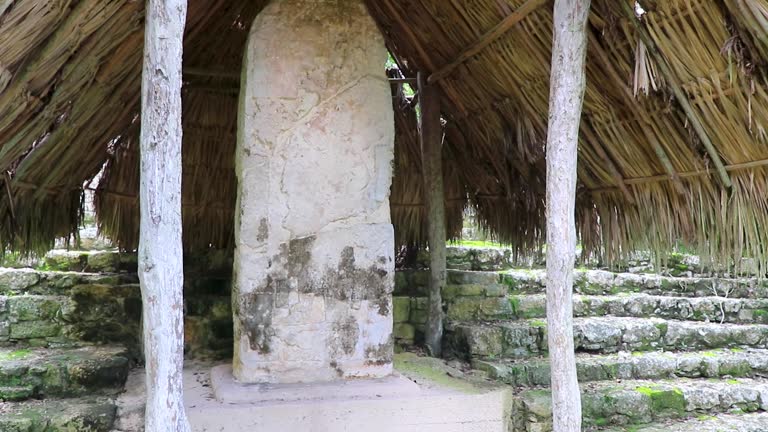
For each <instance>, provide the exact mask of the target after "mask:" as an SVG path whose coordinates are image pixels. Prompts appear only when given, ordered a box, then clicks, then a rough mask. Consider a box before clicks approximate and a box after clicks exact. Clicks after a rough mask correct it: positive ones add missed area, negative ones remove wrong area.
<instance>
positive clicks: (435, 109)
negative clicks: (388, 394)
mask: <svg viewBox="0 0 768 432" xmlns="http://www.w3.org/2000/svg"><path fill="white" fill-rule="evenodd" d="M426 78H427V77H426V76H424V75H423V74H421V73H419V76H418V84H419V85H418V87H419V104H420V106H421V125H420V126H421V127H420V134H419V138H420V140H421V161H422V170H423V172H424V202H425V204H426V208H427V240H428V241H429V274H430V275H429V305H428V316H427V328H426V334H425V341H424V342H425V345H426V347H427V349H428V350H429V353H430V355H432V356H435V357H439V356H440V355H441V354H442V341H443V298H442V291H443V287H444V286H445V281H446V268H445V195H444V192H443V156H442V144H443V126H442V124H441V122H440V92H439V91H438V87H437V86H435V85H429V84H427V83H426Z"/></svg>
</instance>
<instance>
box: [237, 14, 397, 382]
mask: <svg viewBox="0 0 768 432" xmlns="http://www.w3.org/2000/svg"><path fill="white" fill-rule="evenodd" d="M386 57H387V52H386V49H385V47H384V42H383V39H382V37H381V35H380V33H379V31H378V29H377V27H376V25H375V24H374V22H373V20H372V19H371V17H370V16H369V15H368V12H367V11H366V8H365V7H364V5H363V2H362V1H361V0H275V1H273V2H272V3H270V4H269V5H268V6H267V7H266V8H265V9H264V11H263V12H261V14H260V15H259V16H258V17H257V18H256V20H255V22H254V24H253V27H252V29H251V34H250V37H249V41H248V47H247V52H246V58H245V60H244V71H243V78H242V90H241V96H240V99H241V102H240V119H239V127H238V130H239V131H238V146H237V157H236V170H237V175H238V180H239V185H238V203H237V212H236V218H235V224H236V231H235V236H236V250H235V267H234V272H235V276H234V292H233V306H234V308H233V309H234V311H235V355H234V365H233V369H234V374H235V377H236V378H237V379H238V380H239V381H240V382H243V383H256V382H272V383H296V382H320V381H331V380H336V379H341V378H351V377H381V376H386V375H388V374H390V373H391V371H392V334H391V333H392V288H393V284H394V262H393V261H394V260H393V254H394V244H393V242H394V239H393V238H394V236H393V230H392V225H391V223H390V216H389V186H390V181H391V175H392V173H391V163H392V158H393V148H394V146H393V142H394V120H393V113H392V102H391V96H390V89H389V84H388V82H387V79H386V76H385V74H384V63H385V60H386Z"/></svg>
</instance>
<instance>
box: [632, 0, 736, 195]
mask: <svg viewBox="0 0 768 432" xmlns="http://www.w3.org/2000/svg"><path fill="white" fill-rule="evenodd" d="M620 3H621V4H622V7H623V8H624V12H625V13H626V14H627V18H628V19H629V20H630V22H631V23H632V24H633V25H634V26H635V29H637V33H638V35H639V36H640V40H641V41H643V43H644V44H645V46H646V48H647V49H648V52H649V53H650V54H651V55H652V56H653V58H655V59H656V63H657V65H658V66H659V71H660V72H661V74H662V75H663V76H664V79H665V80H666V81H667V84H669V87H670V88H672V92H673V93H674V94H675V99H676V100H677V102H678V103H679V104H680V107H681V108H682V109H683V112H684V113H685V116H686V117H687V118H688V121H689V122H690V123H691V126H692V127H693V131H694V132H696V135H697V136H698V137H699V139H700V140H701V143H702V144H704V148H705V149H706V150H707V154H709V158H710V159H712V163H714V165H715V169H716V170H717V173H718V175H719V176H720V180H721V181H722V182H723V185H725V187H726V188H729V189H730V187H731V186H732V185H733V182H731V176H729V175H728V171H727V170H726V169H725V164H724V163H723V160H722V159H721V158H720V154H719V153H718V152H717V149H716V148H715V145H714V144H712V140H711V139H709V135H707V131H706V130H704V124H702V122H701V119H700V118H699V116H698V114H696V111H694V109H693V107H692V106H691V101H690V100H689V99H688V95H687V94H685V91H683V88H682V86H680V83H679V82H678V80H677V77H676V76H675V74H674V73H673V72H672V68H670V66H669V65H668V64H667V60H666V59H665V58H664V56H662V55H661V53H660V52H659V50H658V48H657V47H656V44H655V43H654V41H653V38H651V35H650V33H648V30H647V29H646V28H645V27H644V26H643V25H642V23H641V22H640V19H639V18H638V17H637V16H636V15H635V11H634V9H633V8H632V6H631V5H630V3H628V2H626V1H622V2H620Z"/></svg>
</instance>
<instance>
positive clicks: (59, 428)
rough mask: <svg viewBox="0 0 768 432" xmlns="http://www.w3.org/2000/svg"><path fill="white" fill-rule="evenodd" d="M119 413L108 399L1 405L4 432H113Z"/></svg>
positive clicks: (0, 422)
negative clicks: (117, 413)
mask: <svg viewBox="0 0 768 432" xmlns="http://www.w3.org/2000/svg"><path fill="white" fill-rule="evenodd" d="M115 411H116V407H115V404H114V402H113V401H112V399H111V398H106V397H86V398H81V399H59V400H50V399H47V400H27V401H23V402H0V431H3V432H109V431H110V430H112V425H113V423H114V422H115Z"/></svg>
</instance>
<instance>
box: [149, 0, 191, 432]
mask: <svg viewBox="0 0 768 432" xmlns="http://www.w3.org/2000/svg"><path fill="white" fill-rule="evenodd" d="M146 6H147V7H146V24H145V30H144V66H143V70H142V83H141V186H140V209H141V222H140V231H139V279H140V281H141V296H142V301H143V305H144V306H143V307H144V316H143V321H144V357H145V361H146V374H147V376H146V383H147V405H146V420H145V421H146V423H145V429H146V432H188V431H189V430H190V427H189V422H188V421H187V416H186V414H185V412H184V398H183V386H182V367H183V362H184V314H183V311H184V302H183V291H182V285H183V281H184V275H183V264H182V263H183V259H182V247H181V57H182V41H183V37H184V25H185V22H186V15H187V2H186V0H147V4H146Z"/></svg>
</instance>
